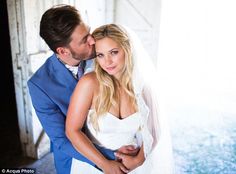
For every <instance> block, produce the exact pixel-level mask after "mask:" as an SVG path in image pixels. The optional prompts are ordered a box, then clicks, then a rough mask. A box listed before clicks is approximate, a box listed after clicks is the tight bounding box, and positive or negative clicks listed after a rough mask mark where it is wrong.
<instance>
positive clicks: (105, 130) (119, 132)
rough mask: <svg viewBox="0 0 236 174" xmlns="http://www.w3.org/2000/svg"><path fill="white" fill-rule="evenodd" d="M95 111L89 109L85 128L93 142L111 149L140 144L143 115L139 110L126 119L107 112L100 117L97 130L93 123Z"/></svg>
mask: <svg viewBox="0 0 236 174" xmlns="http://www.w3.org/2000/svg"><path fill="white" fill-rule="evenodd" d="M93 112H94V110H92V109H91V110H89V113H88V117H87V120H86V129H85V130H86V134H87V136H88V137H89V139H90V140H91V141H92V142H93V143H95V144H97V145H99V146H102V147H106V148H108V149H111V150H116V149H119V148H120V147H122V146H124V145H140V141H139V138H138V132H139V130H140V126H141V119H140V117H141V115H140V113H139V112H136V113H134V114H132V115H130V116H128V117H126V118H124V119H119V118H117V117H116V116H114V115H113V114H111V113H109V112H107V113H106V114H104V115H102V116H100V117H99V119H98V126H99V130H97V131H96V130H95V129H94V127H93V124H92V123H91V117H92V115H93Z"/></svg>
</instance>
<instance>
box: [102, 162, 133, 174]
mask: <svg viewBox="0 0 236 174" xmlns="http://www.w3.org/2000/svg"><path fill="white" fill-rule="evenodd" d="M101 169H102V170H103V173H104V174H126V173H128V172H129V170H127V168H126V167H125V166H124V165H123V164H122V163H120V162H118V161H113V160H107V162H106V163H105V164H104V165H103V166H102V167H101Z"/></svg>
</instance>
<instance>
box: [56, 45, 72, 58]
mask: <svg viewBox="0 0 236 174" xmlns="http://www.w3.org/2000/svg"><path fill="white" fill-rule="evenodd" d="M56 51H57V53H58V54H59V55H63V56H67V55H68V54H69V52H68V50H67V49H66V48H65V47H58V48H57V49H56Z"/></svg>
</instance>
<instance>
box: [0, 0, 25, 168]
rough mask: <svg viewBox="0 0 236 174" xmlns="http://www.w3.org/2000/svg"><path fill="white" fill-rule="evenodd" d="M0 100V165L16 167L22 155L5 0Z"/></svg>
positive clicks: (1, 5) (0, 13)
mask: <svg viewBox="0 0 236 174" xmlns="http://www.w3.org/2000/svg"><path fill="white" fill-rule="evenodd" d="M0 26H1V29H0V38H1V41H2V44H1V47H2V48H1V50H2V53H1V68H0V75H1V82H2V83H1V100H0V106H1V108H0V113H1V116H0V137H1V141H0V155H1V158H0V166H1V167H16V165H17V164H16V163H17V159H18V158H19V157H20V156H21V155H22V149H21V143H20V137H19V126H18V118H17V110H16V100H15V89H14V80H13V69H12V58H11V47H10V37H9V28H8V15H7V5H6V0H2V1H0Z"/></svg>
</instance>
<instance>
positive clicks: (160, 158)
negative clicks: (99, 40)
mask: <svg viewBox="0 0 236 174" xmlns="http://www.w3.org/2000/svg"><path fill="white" fill-rule="evenodd" d="M120 27H121V28H123V29H124V31H125V32H126V33H127V34H128V37H129V39H130V43H131V49H132V54H133V61H134V69H133V85H134V91H135V95H136V97H137V103H138V108H139V111H140V112H141V115H142V116H143V120H142V121H143V123H144V124H143V128H142V129H143V130H142V131H141V132H142V133H141V134H142V135H141V136H142V139H143V144H144V154H145V157H146V160H145V163H144V166H143V167H142V168H143V170H144V171H143V172H145V173H150V174H172V173H174V164H173V156H172V144H171V137H170V131H169V127H168V122H167V119H166V118H165V116H164V115H162V114H161V112H160V109H159V108H158V103H157V101H158V95H157V92H158V84H157V81H156V79H155V78H156V75H157V74H156V70H155V66H154V65H153V63H152V61H151V58H150V56H149V55H148V54H147V52H146V50H145V49H144V47H143V45H142V43H141V41H140V39H139V38H138V36H137V35H136V34H135V32H134V31H132V30H131V29H130V28H128V27H127V26H120ZM145 123H147V124H145Z"/></svg>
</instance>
